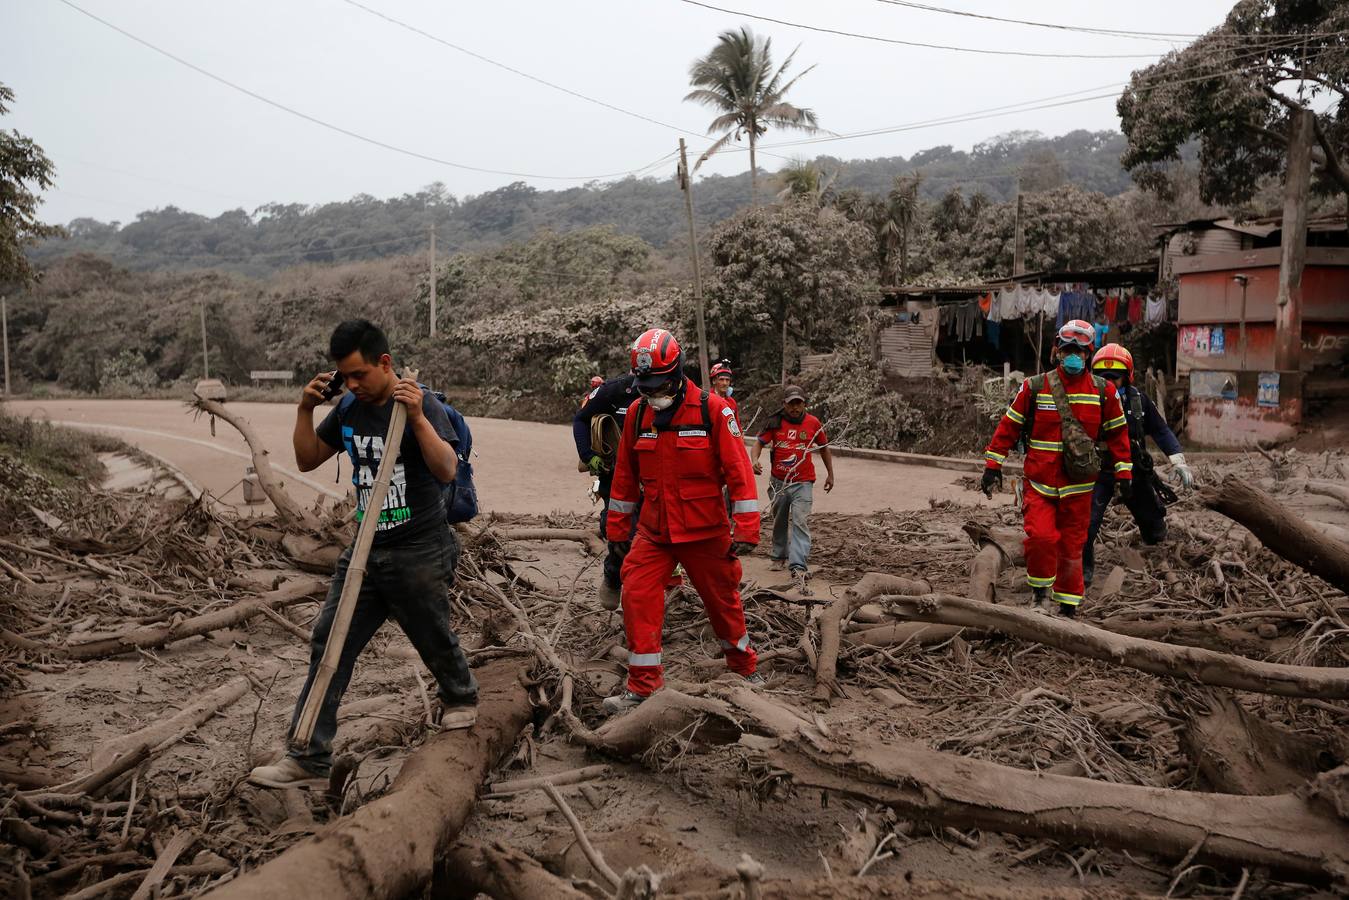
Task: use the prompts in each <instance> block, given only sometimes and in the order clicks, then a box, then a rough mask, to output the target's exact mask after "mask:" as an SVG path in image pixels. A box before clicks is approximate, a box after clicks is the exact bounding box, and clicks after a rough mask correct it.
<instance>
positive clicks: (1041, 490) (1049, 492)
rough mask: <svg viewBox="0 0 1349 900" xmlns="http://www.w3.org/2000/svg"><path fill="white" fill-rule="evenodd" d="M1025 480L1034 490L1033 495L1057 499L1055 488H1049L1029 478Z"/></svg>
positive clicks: (1056, 489) (1057, 493)
mask: <svg viewBox="0 0 1349 900" xmlns="http://www.w3.org/2000/svg"><path fill="white" fill-rule="evenodd" d="M1026 480H1027V481H1030V486H1031V487H1032V488H1034V490H1035V493H1037V494H1043V495H1044V496H1046V497H1057V496H1058V495H1059V489H1058V488H1056V487H1050V486H1049V485H1047V484H1041V483H1040V482H1038V481H1031V480H1030V479H1029V478H1027V479H1026Z"/></svg>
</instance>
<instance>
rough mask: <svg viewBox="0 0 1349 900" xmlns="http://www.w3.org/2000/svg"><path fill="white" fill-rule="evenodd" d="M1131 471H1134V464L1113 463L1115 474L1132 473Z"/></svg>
mask: <svg viewBox="0 0 1349 900" xmlns="http://www.w3.org/2000/svg"><path fill="white" fill-rule="evenodd" d="M1133 470H1134V464H1133V463H1131V462H1117V463H1115V471H1116V472H1132V471H1133Z"/></svg>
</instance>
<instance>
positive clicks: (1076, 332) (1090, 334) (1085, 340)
mask: <svg viewBox="0 0 1349 900" xmlns="http://www.w3.org/2000/svg"><path fill="white" fill-rule="evenodd" d="M1094 343H1096V332H1095V331H1094V330H1093V329H1091V328H1081V327H1079V326H1076V325H1065V326H1064V327H1063V329H1062V330H1060V331H1059V346H1060V347H1062V346H1064V345H1065V344H1077V345H1080V346H1083V347H1090V346H1091V345H1092V344H1094Z"/></svg>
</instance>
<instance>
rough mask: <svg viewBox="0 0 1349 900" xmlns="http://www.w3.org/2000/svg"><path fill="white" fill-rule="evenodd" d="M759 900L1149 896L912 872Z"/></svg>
mask: <svg viewBox="0 0 1349 900" xmlns="http://www.w3.org/2000/svg"><path fill="white" fill-rule="evenodd" d="M757 887H758V893H757V894H755V895H754V896H756V897H757V898H759V900H862V898H872V897H887V898H902V897H912V898H914V900H918V898H922V900H1026V898H1028V897H1032V896H1033V897H1035V900H1143V898H1144V897H1145V896H1147V895H1144V894H1140V893H1139V892H1138V891H1135V890H1132V889H1125V890H1115V889H1114V888H1108V887H1103V886H1101V885H1099V884H1095V885H1092V887H1091V888H1090V889H1089V890H1079V889H1077V888H1063V887H1047V886H1046V885H1043V884H1037V885H1035V887H1034V888H1026V887H1015V886H1007V885H1005V884H996V885H995V884H992V883H987V884H979V883H976V882H959V881H925V880H920V879H917V878H914V877H913V872H912V871H906V872H904V873H902V874H900V875H866V876H858V877H844V876H840V875H835V876H834V877H833V878H775V879H771V880H765V881H760V882H758V884H757ZM661 896H662V897H663V898H666V900H745V897H746V896H747V894H746V893H745V889H744V888H743V887H742V886H741V884H740V883H738V882H737V883H736V884H734V885H730V886H727V887H723V888H721V889H720V890H715V891H693V892H686V893H680V894H662V895H661Z"/></svg>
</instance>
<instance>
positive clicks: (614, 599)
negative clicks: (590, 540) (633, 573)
mask: <svg viewBox="0 0 1349 900" xmlns="http://www.w3.org/2000/svg"><path fill="white" fill-rule="evenodd" d="M635 381H636V378H634V376H633V375H632V374H631V373H628V374H625V375H620V376H619V377H617V378H612V379H610V380H609V381H606V382H604V383H603V384H601V385H599V386H598V387H596V388H594V389H593V390H591V392H590V393H589V394H587V395H586V398H585V400H584V401H583V402H582V403H581V408H580V409H578V410H577V411H576V414H575V415H574V416H572V420H571V435H572V439H573V440H574V441H575V442H576V454H577V456H579V457H580V458H581V466H582V467H583V469H584V470H585V471H589V472H590V474H591V475H593V476H595V478H596V479H597V480H598V482H599V487H598V493H599V495H600V498H601V499H602V500H604V506H603V507H602V508H601V509H600V537H604V521H605V518H606V515H607V513H608V511H609V491H610V489H611V487H612V485H613V479H614V456H613V455H611V456H610V457H609V458H607V459H606V458H605V456H604V455H602V454H601V453H600V452H599V449H600V448H596V447H595V446H594V444H593V439H592V437H591V425H592V424H593V423H594V421H595V420H596V419H597V418H599V417H600V416H611V417H613V419H614V423H615V424H616V425H617V429H616V431H615V432H614V433H615V434H622V433H623V419H624V416H625V415H626V414H627V411H628V407H629V406H631V405H632V404H633V403H634V402H635V401H636V400H637V397H638V394H637V388H636V387H635V386H634V383H635ZM612 451H613V454H615V455H616V454H617V451H618V447H617V446H616V445H615V446H614V447H613V448H612ZM626 555H627V549H626V547H625V546H624V545H623V544H622V543H619V542H610V543H609V552H608V553H607V554H606V555H605V557H604V565H603V573H602V575H601V577H600V585H599V592H598V593H599V598H600V603H601V605H603V606H604V608H605V609H618V599H619V593H620V591H621V589H622V587H623V579H622V577H621V575H620V573H621V571H622V569H623V558H624V557H625V556H626Z"/></svg>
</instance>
